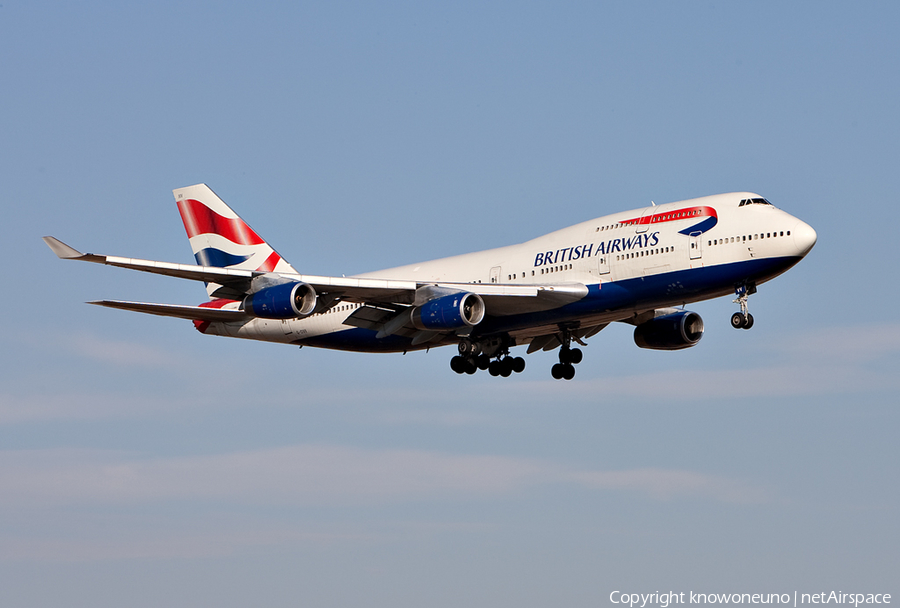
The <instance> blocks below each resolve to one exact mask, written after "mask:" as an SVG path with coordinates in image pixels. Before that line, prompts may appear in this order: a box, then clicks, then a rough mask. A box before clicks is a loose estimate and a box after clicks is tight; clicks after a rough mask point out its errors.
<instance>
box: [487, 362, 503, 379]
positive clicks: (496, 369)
mask: <svg viewBox="0 0 900 608" xmlns="http://www.w3.org/2000/svg"><path fill="white" fill-rule="evenodd" d="M500 367H501V364H500V362H499V361H491V362H490V364H489V365H488V373H489V374H490V375H492V376H499V375H500V371H501V369H500Z"/></svg>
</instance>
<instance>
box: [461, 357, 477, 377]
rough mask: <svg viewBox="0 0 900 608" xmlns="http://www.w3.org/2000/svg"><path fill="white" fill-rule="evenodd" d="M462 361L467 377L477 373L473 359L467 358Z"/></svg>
mask: <svg viewBox="0 0 900 608" xmlns="http://www.w3.org/2000/svg"><path fill="white" fill-rule="evenodd" d="M464 361H465V363H466V368H465V370H464V371H465V372H466V373H467V374H469V375H470V376H471V375H472V374H474V373H475V372H477V371H478V366H477V365H475V360H474V359H472V358H471V357H470V358H468V359H464Z"/></svg>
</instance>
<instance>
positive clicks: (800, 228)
mask: <svg viewBox="0 0 900 608" xmlns="http://www.w3.org/2000/svg"><path fill="white" fill-rule="evenodd" d="M791 236H793V237H794V245H795V246H796V247H797V254H798V255H800V256H801V257H802V256H805V255H806V254H807V253H809V250H810V249H812V248H813V245H815V244H816V238H817V237H816V231H815V230H814V229H813V227H812V226H810V225H809V224H807V223H806V222H797V225H796V226H794V227H793V228H792V229H791Z"/></svg>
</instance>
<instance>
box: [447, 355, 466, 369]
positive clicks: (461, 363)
mask: <svg viewBox="0 0 900 608" xmlns="http://www.w3.org/2000/svg"><path fill="white" fill-rule="evenodd" d="M450 369H452V370H453V371H455V372H456V373H457V374H462V373H463V372H465V371H466V360H465V359H463V358H462V357H460V356H459V355H456V356H455V357H453V358H452V359H450Z"/></svg>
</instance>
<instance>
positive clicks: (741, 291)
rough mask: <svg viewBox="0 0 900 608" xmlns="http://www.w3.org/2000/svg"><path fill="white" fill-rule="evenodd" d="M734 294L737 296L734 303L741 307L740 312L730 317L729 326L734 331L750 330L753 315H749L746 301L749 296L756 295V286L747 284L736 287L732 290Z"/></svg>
mask: <svg viewBox="0 0 900 608" xmlns="http://www.w3.org/2000/svg"><path fill="white" fill-rule="evenodd" d="M734 293H735V295H736V296H737V298H736V299H735V300H734V303H735V304H740V305H741V312H736V313H734V314H733V315H731V326H732V327H733V328H735V329H750V328H751V327H753V315H751V314H750V311H749V310H748V306H747V300H748V299H749V298H750V296H751V295H753V294H754V293H756V284H755V283H747V284H742V285H738V286H737V287H735V288H734Z"/></svg>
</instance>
